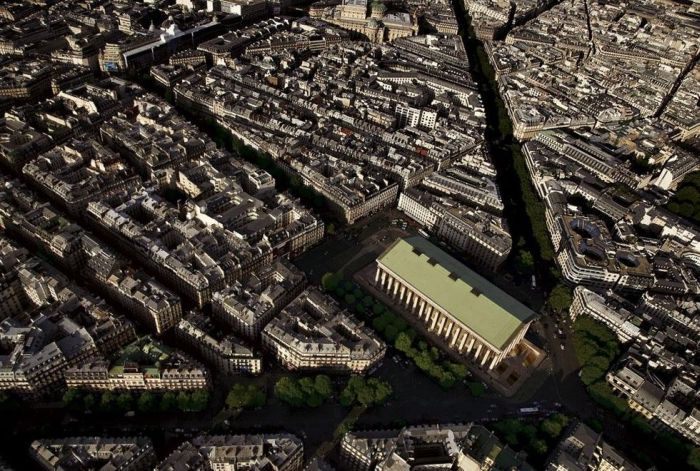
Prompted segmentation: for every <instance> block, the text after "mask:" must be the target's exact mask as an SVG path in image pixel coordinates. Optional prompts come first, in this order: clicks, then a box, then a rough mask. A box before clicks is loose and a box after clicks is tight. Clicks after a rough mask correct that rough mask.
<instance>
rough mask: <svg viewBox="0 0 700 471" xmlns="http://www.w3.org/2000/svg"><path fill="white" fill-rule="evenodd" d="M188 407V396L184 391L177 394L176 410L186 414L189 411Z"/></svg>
mask: <svg viewBox="0 0 700 471" xmlns="http://www.w3.org/2000/svg"><path fill="white" fill-rule="evenodd" d="M190 406H191V404H190V395H189V394H188V393H187V392H185V391H180V392H179V393H177V408H178V409H180V410H181V411H182V412H187V411H189V410H190Z"/></svg>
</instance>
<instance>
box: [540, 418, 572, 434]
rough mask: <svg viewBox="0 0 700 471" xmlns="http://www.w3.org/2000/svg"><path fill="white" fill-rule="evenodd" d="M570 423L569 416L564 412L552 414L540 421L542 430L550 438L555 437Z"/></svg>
mask: <svg viewBox="0 0 700 471" xmlns="http://www.w3.org/2000/svg"><path fill="white" fill-rule="evenodd" d="M568 423H569V418H568V417H567V416H565V415H563V414H552V415H551V416H549V417H547V418H546V419H545V420H543V421H542V422H541V423H540V431H541V432H542V433H543V434H544V435H546V436H548V437H549V438H552V439H555V438H558V437H559V435H561V432H562V430H563V429H564V427H566V426H567V425H568Z"/></svg>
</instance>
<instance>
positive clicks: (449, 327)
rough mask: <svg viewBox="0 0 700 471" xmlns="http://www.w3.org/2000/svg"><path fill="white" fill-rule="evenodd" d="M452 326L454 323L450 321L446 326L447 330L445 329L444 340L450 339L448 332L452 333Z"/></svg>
mask: <svg viewBox="0 0 700 471" xmlns="http://www.w3.org/2000/svg"><path fill="white" fill-rule="evenodd" d="M454 325H455V323H454V322H452V321H449V323H448V324H447V328H446V329H445V338H446V339H447V338H449V337H450V332H452V327H454Z"/></svg>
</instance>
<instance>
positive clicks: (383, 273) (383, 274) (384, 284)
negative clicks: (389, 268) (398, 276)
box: [382, 271, 386, 290]
mask: <svg viewBox="0 0 700 471" xmlns="http://www.w3.org/2000/svg"><path fill="white" fill-rule="evenodd" d="M385 289H386V272H385V271H382V290H385Z"/></svg>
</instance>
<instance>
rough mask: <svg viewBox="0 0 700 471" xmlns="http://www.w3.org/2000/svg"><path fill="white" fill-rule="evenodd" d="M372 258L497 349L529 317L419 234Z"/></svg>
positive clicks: (523, 308) (530, 313) (512, 300)
mask: <svg viewBox="0 0 700 471" xmlns="http://www.w3.org/2000/svg"><path fill="white" fill-rule="evenodd" d="M377 261H378V262H381V264H382V265H383V266H385V267H386V268H388V269H389V270H391V271H392V272H394V273H395V274H396V275H397V276H399V277H401V278H402V279H403V280H404V281H406V282H407V283H408V284H410V285H411V286H413V288H415V289H416V290H417V291H420V292H421V293H423V295H425V296H426V297H428V298H429V299H430V300H432V301H433V302H434V303H435V304H437V305H438V306H440V307H441V308H442V309H444V310H445V311H447V312H449V313H450V314H451V315H452V316H453V317H455V318H456V319H457V320H459V321H460V322H462V323H464V324H465V325H466V326H468V327H469V328H470V329H472V330H473V331H474V332H475V333H476V334H478V335H479V336H481V337H482V338H483V339H484V340H486V341H487V342H488V343H490V344H492V345H493V346H495V347H497V348H503V347H504V346H505V345H506V344H507V343H508V341H509V340H510V339H511V338H512V337H513V335H514V334H516V333H517V332H518V331H519V330H520V328H521V327H523V325H524V324H526V323H528V322H530V321H531V320H532V319H533V318H534V316H535V313H534V312H533V311H532V310H531V309H529V308H528V307H526V306H525V305H523V304H522V303H521V302H519V301H518V300H516V299H515V298H513V297H512V296H510V295H509V294H507V293H505V292H504V291H502V290H501V289H500V288H498V287H496V286H495V285H494V284H492V283H491V282H489V281H488V280H486V279H485V278H484V277H482V276H481V275H479V274H477V273H476V272H474V271H472V270H470V269H469V268H467V267H466V266H465V265H464V264H462V263H461V262H459V261H458V260H456V259H455V258H454V257H452V256H450V255H449V254H447V253H446V252H444V251H443V250H441V249H440V248H438V247H436V246H435V245H433V244H431V243H430V242H428V241H427V240H426V239H424V238H422V237H408V238H406V239H399V240H397V241H396V242H394V243H393V244H392V245H391V246H390V247H389V248H388V249H387V250H386V251H385V252H384V253H383V254H382V255H381V256H380V257H379V258H378V259H377Z"/></svg>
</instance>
